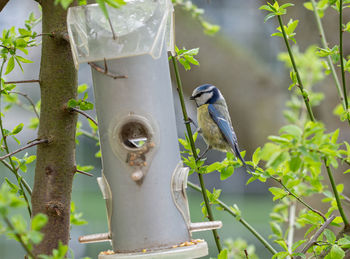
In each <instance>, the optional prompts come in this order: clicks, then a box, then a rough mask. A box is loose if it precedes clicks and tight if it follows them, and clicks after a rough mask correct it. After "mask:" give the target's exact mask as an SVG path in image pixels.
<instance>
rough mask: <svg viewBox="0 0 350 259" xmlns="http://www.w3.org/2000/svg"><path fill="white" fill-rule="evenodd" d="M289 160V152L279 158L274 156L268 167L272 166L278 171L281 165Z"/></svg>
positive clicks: (281, 154)
mask: <svg viewBox="0 0 350 259" xmlns="http://www.w3.org/2000/svg"><path fill="white" fill-rule="evenodd" d="M276 154H278V153H276ZM287 160H289V154H288V152H282V153H280V154H278V155H277V156H272V157H271V159H270V160H269V161H268V163H267V166H270V167H272V169H274V170H276V169H277V168H278V167H279V166H280V165H281V164H283V163H284V162H285V161H287Z"/></svg>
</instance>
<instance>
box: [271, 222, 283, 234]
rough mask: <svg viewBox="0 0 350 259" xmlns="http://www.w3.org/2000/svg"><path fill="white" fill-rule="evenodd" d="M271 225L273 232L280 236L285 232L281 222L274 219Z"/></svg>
mask: <svg viewBox="0 0 350 259" xmlns="http://www.w3.org/2000/svg"><path fill="white" fill-rule="evenodd" d="M270 227H271V230H272V233H274V234H275V235H276V236H277V237H279V238H280V237H282V235H283V232H282V229H281V226H280V225H279V224H277V223H276V222H274V221H270Z"/></svg>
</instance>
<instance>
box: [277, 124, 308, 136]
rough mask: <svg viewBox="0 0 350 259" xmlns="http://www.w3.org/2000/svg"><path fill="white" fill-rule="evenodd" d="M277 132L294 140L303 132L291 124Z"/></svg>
mask: <svg viewBox="0 0 350 259" xmlns="http://www.w3.org/2000/svg"><path fill="white" fill-rule="evenodd" d="M279 132H280V133H282V132H285V133H287V134H289V135H291V136H293V137H295V138H296V139H300V138H301V135H302V134H303V131H302V130H301V128H299V127H298V126H296V125H293V124H292V125H287V126H284V127H282V128H281V129H280V130H279Z"/></svg>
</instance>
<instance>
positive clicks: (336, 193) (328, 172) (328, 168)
mask: <svg viewBox="0 0 350 259" xmlns="http://www.w3.org/2000/svg"><path fill="white" fill-rule="evenodd" d="M323 162H324V164H325V166H326V169H327V174H328V178H329V181H330V182H331V185H332V189H333V192H334V196H335V200H336V201H337V205H338V210H339V213H340V216H341V218H342V219H343V222H344V225H345V228H347V227H349V221H348V218H347V217H346V215H345V212H344V210H343V207H342V206H341V203H340V197H339V193H338V190H337V186H336V185H335V182H334V178H333V174H332V171H331V168H330V167H329V165H327V161H326V158H323Z"/></svg>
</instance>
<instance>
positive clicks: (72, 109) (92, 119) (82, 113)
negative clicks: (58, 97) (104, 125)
mask: <svg viewBox="0 0 350 259" xmlns="http://www.w3.org/2000/svg"><path fill="white" fill-rule="evenodd" d="M68 110H69V111H74V112H77V113H80V114H81V115H83V116H85V117H86V118H88V119H89V120H91V121H92V122H93V123H94V124H95V125H96V126H98V124H97V121H95V119H94V118H92V117H91V116H90V115H89V114H87V113H86V112H84V111H82V110H80V109H78V108H75V107H72V108H68Z"/></svg>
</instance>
